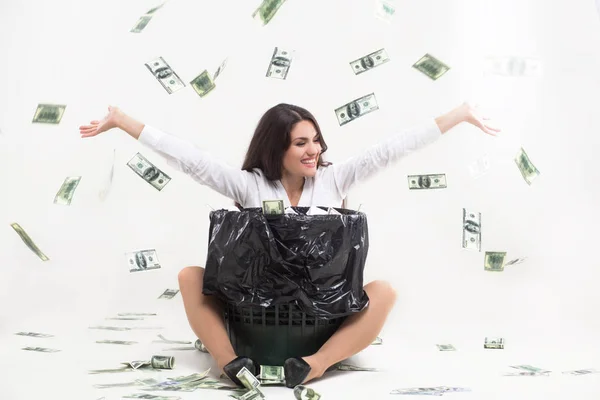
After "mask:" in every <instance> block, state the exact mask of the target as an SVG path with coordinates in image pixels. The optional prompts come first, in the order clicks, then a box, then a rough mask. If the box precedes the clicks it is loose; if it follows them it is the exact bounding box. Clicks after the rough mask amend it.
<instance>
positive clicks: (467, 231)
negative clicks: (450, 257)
mask: <svg viewBox="0 0 600 400" xmlns="http://www.w3.org/2000/svg"><path fill="white" fill-rule="evenodd" d="M462 247H463V249H467V250H477V251H481V213H480V212H475V211H472V210H467V209H466V208H463V235H462Z"/></svg>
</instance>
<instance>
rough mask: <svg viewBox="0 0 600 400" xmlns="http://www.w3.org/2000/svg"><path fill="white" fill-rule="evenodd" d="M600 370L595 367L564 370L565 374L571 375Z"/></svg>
mask: <svg viewBox="0 0 600 400" xmlns="http://www.w3.org/2000/svg"><path fill="white" fill-rule="evenodd" d="M599 372H600V371H598V370H596V369H594V368H587V369H576V370H574V371H563V374H570V375H587V374H597V373H599Z"/></svg>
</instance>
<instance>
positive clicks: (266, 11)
mask: <svg viewBox="0 0 600 400" xmlns="http://www.w3.org/2000/svg"><path fill="white" fill-rule="evenodd" d="M283 3H285V0H263V2H262V3H261V4H260V6H258V8H257V9H256V11H254V13H252V18H254V20H256V21H259V22H260V23H261V24H262V26H265V25H266V24H268V23H269V21H271V19H273V16H274V15H275V13H276V12H277V10H279V7H281V5H282V4H283Z"/></svg>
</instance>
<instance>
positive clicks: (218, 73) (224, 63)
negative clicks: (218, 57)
mask: <svg viewBox="0 0 600 400" xmlns="http://www.w3.org/2000/svg"><path fill="white" fill-rule="evenodd" d="M226 65H227V58H226V59H225V60H223V62H222V63H221V65H219V68H217V70H216V71H215V73H214V74H213V78H212V80H213V81H215V80H216V79H217V77H218V76H219V75H221V73H222V72H223V70H224V69H225V66H226Z"/></svg>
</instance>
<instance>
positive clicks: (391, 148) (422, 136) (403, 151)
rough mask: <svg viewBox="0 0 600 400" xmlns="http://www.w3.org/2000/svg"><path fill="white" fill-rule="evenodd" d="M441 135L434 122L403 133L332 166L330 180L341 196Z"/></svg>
mask: <svg viewBox="0 0 600 400" xmlns="http://www.w3.org/2000/svg"><path fill="white" fill-rule="evenodd" d="M441 135H442V132H441V131H440V128H439V127H438V125H437V123H436V122H435V120H431V121H428V122H427V123H425V124H422V125H420V126H417V127H415V128H412V129H408V130H405V131H403V132H400V133H398V134H395V135H393V136H392V137H390V138H387V139H385V140H384V141H382V142H380V143H378V144H376V145H374V146H372V147H370V148H368V149H367V150H365V151H364V152H362V153H360V154H358V155H356V156H354V157H352V158H350V159H348V160H346V161H344V162H342V163H333V164H332V165H331V167H332V168H333V178H334V180H335V184H336V186H337V188H338V191H339V193H340V196H341V197H342V198H344V197H345V196H346V194H347V193H348V191H349V190H350V187H352V185H354V184H355V183H358V182H361V181H364V180H365V179H367V178H369V177H371V176H373V174H375V173H376V172H377V171H379V170H381V169H382V168H384V167H387V166H389V165H391V164H392V163H394V162H395V161H397V160H398V159H400V158H401V157H404V156H405V155H407V154H409V153H411V152H413V151H415V150H417V149H419V148H421V147H424V146H426V145H428V144H430V143H433V142H434V141H436V140H437V139H438V138H439V137H440V136H441Z"/></svg>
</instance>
